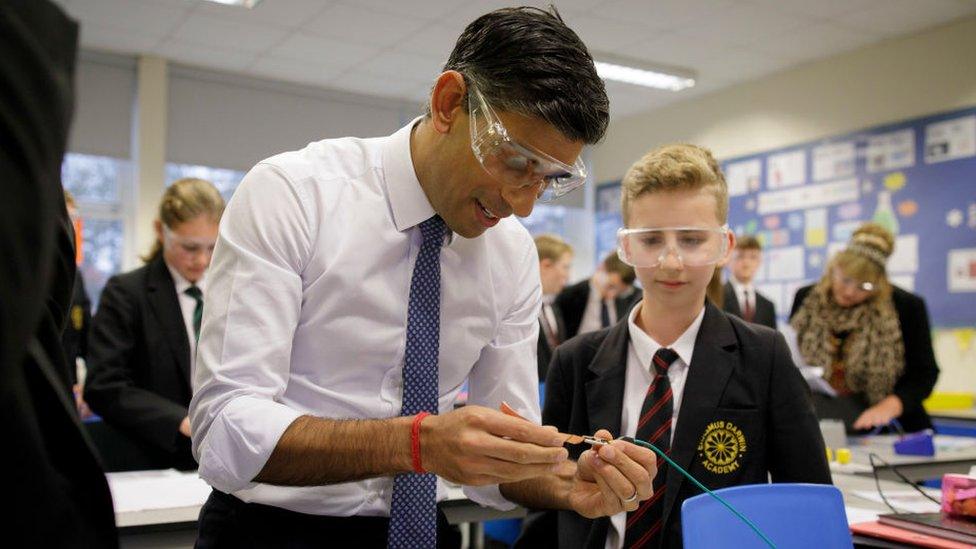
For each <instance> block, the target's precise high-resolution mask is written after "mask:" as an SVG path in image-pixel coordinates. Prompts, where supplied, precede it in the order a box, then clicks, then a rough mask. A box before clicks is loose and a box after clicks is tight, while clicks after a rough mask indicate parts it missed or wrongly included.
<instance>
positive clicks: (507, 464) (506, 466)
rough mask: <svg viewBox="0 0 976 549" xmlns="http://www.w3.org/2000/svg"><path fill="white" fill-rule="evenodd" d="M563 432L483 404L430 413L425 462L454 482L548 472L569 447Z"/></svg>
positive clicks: (423, 434) (423, 439)
mask: <svg viewBox="0 0 976 549" xmlns="http://www.w3.org/2000/svg"><path fill="white" fill-rule="evenodd" d="M564 440H565V436H560V435H559V433H558V432H556V430H555V429H552V428H551V427H541V426H539V425H535V424H533V423H531V422H528V421H525V420H524V419H520V418H517V417H511V416H508V415H505V414H503V413H501V412H498V411H495V410H492V409H490V408H483V407H481V406H465V407H463V408H460V409H458V410H454V411H452V412H448V413H446V414H443V415H437V416H428V417H427V418H426V419H424V421H423V423H422V424H421V427H420V451H421V463H422V464H423V466H424V468H425V469H427V470H428V471H430V472H431V473H435V474H436V475H438V476H440V477H444V478H445V479H447V480H450V481H452V482H456V483H458V484H464V485H470V486H480V485H486V484H498V483H503V482H517V481H520V480H526V479H530V478H534V477H538V476H542V475H546V474H551V473H552V472H553V471H555V469H556V468H558V466H559V464H560V463H564V462H566V461H567V459H568V457H569V453H568V452H567V451H566V449H565V448H563V442H564Z"/></svg>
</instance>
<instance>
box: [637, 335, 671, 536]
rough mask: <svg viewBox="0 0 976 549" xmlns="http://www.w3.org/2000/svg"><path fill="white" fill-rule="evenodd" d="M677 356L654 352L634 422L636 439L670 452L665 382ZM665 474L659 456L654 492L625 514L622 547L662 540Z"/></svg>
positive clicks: (668, 399)
mask: <svg viewBox="0 0 976 549" xmlns="http://www.w3.org/2000/svg"><path fill="white" fill-rule="evenodd" d="M677 359H678V353H676V352H674V351H672V350H671V349H665V348H663V347H662V348H660V349H658V351H657V352H656V353H654V359H653V360H652V363H653V365H654V369H655V372H656V373H655V375H654V380H653V381H651V386H650V387H648V388H647V395H646V396H645V397H644V404H643V406H641V415H640V420H639V422H638V424H637V438H638V439H640V440H643V441H646V442H650V443H651V444H653V445H655V446H657V447H658V448H660V449H661V451H663V452H664V453H666V454H670V453H671V416H672V406H671V403H672V395H671V382H670V381H668V366H670V365H671V364H672V363H674V361H675V360H677ZM667 477H668V471H667V462H666V461H664V459H663V458H661V457H660V456H658V458H657V475H656V476H655V477H654V481H653V483H652V486H653V488H654V495H652V496H651V497H650V499H648V500H646V501H644V502H643V503H641V505H640V507H638V508H637V509H636V510H634V511H630V512H629V513H627V526H626V528H625V530H624V547H626V548H628V549H639V548H642V547H657V546H658V545H659V542H660V539H661V528H662V526H663V525H662V523H661V521H662V520H663V511H664V492H665V487H666V486H665V484H666V480H667Z"/></svg>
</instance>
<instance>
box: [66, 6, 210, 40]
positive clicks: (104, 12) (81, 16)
mask: <svg viewBox="0 0 976 549" xmlns="http://www.w3.org/2000/svg"><path fill="white" fill-rule="evenodd" d="M190 10H191V6H190V5H189V4H184V5H176V6H169V5H164V4H155V3H152V2H141V1H136V0H73V1H72V2H71V3H70V4H68V5H67V11H68V13H69V14H71V15H72V16H73V17H75V18H76V19H78V20H79V21H80V22H81V24H82V26H84V25H99V26H101V27H103V28H105V27H110V28H116V29H127V30H129V31H130V32H133V33H139V34H148V35H152V36H167V35H168V34H169V33H171V32H172V31H173V29H174V28H176V27H177V26H178V25H179V24H180V23H181V22H182V21H183V19H184V17H186V15H187V14H189V13H190Z"/></svg>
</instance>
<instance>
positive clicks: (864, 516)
mask: <svg viewBox="0 0 976 549" xmlns="http://www.w3.org/2000/svg"><path fill="white" fill-rule="evenodd" d="M844 510H845V511H846V512H847V524H857V523H859V522H872V521H875V520H878V515H879V514H880V513H878V512H877V511H872V510H871V509H866V508H864V507H855V506H853V505H845V506H844Z"/></svg>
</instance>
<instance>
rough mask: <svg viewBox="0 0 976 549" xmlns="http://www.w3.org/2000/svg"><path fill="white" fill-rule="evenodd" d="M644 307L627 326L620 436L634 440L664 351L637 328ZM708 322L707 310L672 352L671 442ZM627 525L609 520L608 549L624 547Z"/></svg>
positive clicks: (622, 517) (617, 518)
mask: <svg viewBox="0 0 976 549" xmlns="http://www.w3.org/2000/svg"><path fill="white" fill-rule="evenodd" d="M641 307H643V303H640V304H638V305H637V306H635V307H634V308H633V310H631V311H630V317H629V318H628V321H627V325H628V329H629V334H630V344H629V345H628V346H627V373H626V374H625V375H626V378H625V380H624V404H623V410H622V411H621V414H620V432H621V433H623V435H621V436H628V437H633V436H636V435H637V423H638V422H639V421H640V413H641V407H642V406H643V405H644V397H645V396H646V395H647V388H648V387H650V386H651V382H652V381H654V374H653V373H652V371H653V370H654V366H653V363H652V362H651V361H652V360H653V359H654V353H657V351H658V349H660V348H661V347H663V345H661V344H660V343H658V342H657V341H654V339H653V338H651V336H649V335H647V332H645V331H644V330H642V329H640V327H639V326H637V323H636V319H637V315H639V314H640V310H641ZM704 318H705V308H704V307H702V310H701V312H699V313H698V316H697V317H695V320H694V321H692V323H691V326H688V329H686V330H685V331H684V333H682V334H681V336H679V337H678V339H676V340H675V342H674V343H673V344H672V345H671V346H670V349H671V350H673V351H674V352H675V353H677V354H678V358H677V359H676V360H675V361H674V362H672V363H671V365H670V366H669V367H668V382H669V383H671V394H672V397H671V398H672V401H671V410H672V412H671V440H672V441H673V440H674V432H675V430H676V428H677V426H678V412H679V411H680V410H681V398H682V396H684V392H685V381H686V380H687V379H688V366H689V365H690V364H691V358H692V357H691V355H692V353H693V352H694V351H695V341H696V340H697V339H698V329H699V328H701V323H702V319H704ZM626 525H627V513H626V512H623V513H617V514H616V515H614V516H612V517H611V518H610V528H609V529H608V530H607V543H606V549H620V548H621V547H623V545H624V528H625V527H626Z"/></svg>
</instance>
